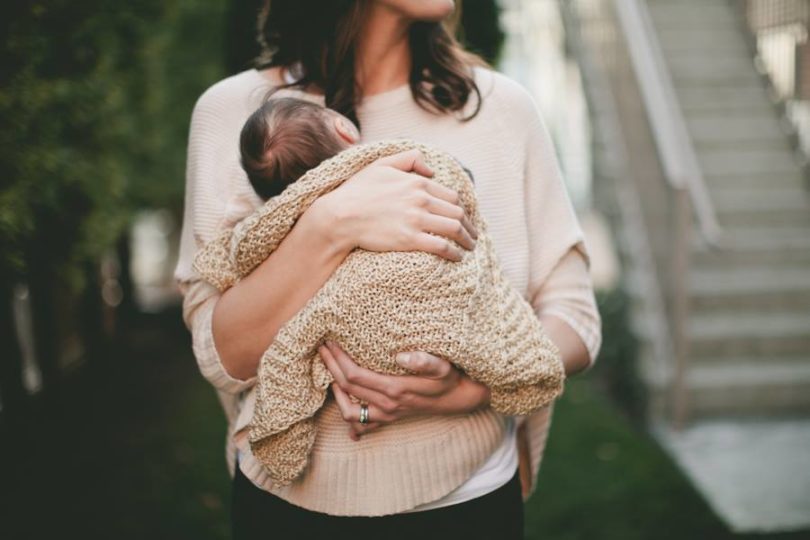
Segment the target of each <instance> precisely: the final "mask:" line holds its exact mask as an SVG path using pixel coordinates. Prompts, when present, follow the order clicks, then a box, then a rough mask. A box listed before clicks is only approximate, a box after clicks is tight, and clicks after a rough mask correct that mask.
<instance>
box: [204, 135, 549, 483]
mask: <svg viewBox="0 0 810 540" xmlns="http://www.w3.org/2000/svg"><path fill="white" fill-rule="evenodd" d="M411 148H418V149H419V150H421V152H422V153H423V154H424V157H425V161H426V163H427V164H428V165H429V166H430V167H431V168H432V169H433V171H434V176H433V181H436V182H439V183H440V184H442V185H444V186H447V187H449V188H452V189H454V190H456V191H457V192H458V193H459V195H460V205H461V206H462V207H463V208H464V210H465V212H466V213H467V215H468V217H469V219H470V220H471V221H472V222H473V224H474V225H475V227H476V228H477V230H478V233H479V235H478V239H477V242H476V246H475V249H473V250H472V251H468V250H462V252H463V254H464V255H463V258H462V260H461V261H458V262H453V261H448V260H446V259H444V258H442V257H439V256H436V255H432V254H429V253H425V252H419V251H410V252H399V251H390V252H373V251H366V250H363V249H355V250H354V251H352V252H351V253H350V254H349V255H348V257H346V259H345V260H344V261H343V263H342V264H341V265H340V266H339V267H338V268H337V269H336V270H335V272H334V273H333V274H332V276H331V277H330V278H329V279H328V280H327V282H326V283H325V284H324V286H323V287H322V288H321V289H320V290H319V291H318V292H317V293H316V294H315V296H314V297H313V298H312V299H311V300H310V301H309V302H308V303H307V304H306V305H305V306H304V307H303V308H302V309H301V310H300V311H299V312H298V313H297V314H296V315H295V316H293V318H292V319H290V320H289V321H288V322H287V323H286V324H284V326H283V327H282V328H281V329H280V330H279V332H278V334H277V335H276V337H275V340H274V341H273V343H272V344H271V345H270V347H269V348H268V349H267V351H265V353H264V355H263V356H262V358H261V361H260V364H259V368H258V377H257V382H256V406H255V410H254V413H253V418H252V420H251V423H250V425H249V426H248V440H249V441H250V445H251V451H252V452H253V454H254V455H255V456H256V457H257V459H259V461H261V462H262V464H263V465H264V466H265V468H266V469H267V472H268V474H269V475H270V477H271V478H272V479H273V480H274V481H275V482H277V483H278V484H279V485H286V484H289V483H290V482H292V481H293V480H294V479H295V478H297V477H298V476H299V475H300V474H301V473H302V472H303V471H304V469H305V467H306V464H307V460H308V457H309V454H310V451H311V449H312V447H313V444H314V442H315V436H316V433H315V423H314V420H313V417H314V415H315V414H316V412H317V411H318V409H319V408H320V407H321V406H322V405H323V403H324V400H325V399H326V396H327V389H328V387H329V384H330V383H331V382H332V380H333V379H332V376H331V374H330V373H329V371H328V370H327V369H326V366H325V365H324V364H323V363H322V361H321V359H320V356H319V354H318V347H319V346H320V345H321V344H322V343H323V342H324V341H325V340H327V339H331V340H334V341H335V342H337V343H339V344H340V346H341V347H342V348H343V349H344V350H345V351H346V352H347V353H348V354H349V355H350V356H351V357H352V358H354V360H355V361H356V362H357V363H358V364H359V365H360V366H363V367H366V368H368V369H372V370H374V371H377V372H380V373H387V374H405V373H407V370H405V369H403V368H402V367H400V366H399V365H398V364H397V363H396V361H395V360H394V357H395V355H396V354H397V353H398V352H400V351H426V352H429V353H431V354H434V355H437V356H440V357H443V358H446V359H447V360H449V361H450V362H452V363H453V364H454V365H455V366H457V367H458V368H460V369H461V370H463V371H464V372H466V373H467V374H468V375H469V376H470V377H472V378H473V379H475V380H477V381H480V382H482V383H483V384H485V385H487V386H488V387H489V388H490V390H491V396H492V399H491V406H492V407H493V408H494V409H495V410H497V411H498V412H501V413H503V414H508V415H523V414H529V413H531V412H533V411H535V410H537V409H539V408H540V407H543V406H544V405H546V404H548V403H549V402H550V401H552V400H553V399H555V398H556V397H557V396H558V395H560V394H561V392H562V389H563V381H564V378H565V372H564V369H563V365H562V361H561V358H560V353H559V350H558V349H557V347H556V346H555V345H554V343H553V342H552V341H551V340H550V339H549V338H548V337H547V335H546V334H545V332H544V330H543V327H542V325H541V324H540V321H539V319H538V318H537V316H536V315H535V313H534V310H533V309H532V307H531V305H530V304H529V303H528V302H527V301H526V300H525V299H524V298H523V297H522V296H521V294H520V293H518V291H517V290H515V289H514V288H513V287H512V286H511V285H510V284H509V283H508V282H507V280H506V278H505V277H504V275H503V274H502V273H501V269H500V266H499V265H498V262H497V260H496V257H495V253H494V251H493V248H492V241H491V239H490V238H489V235H488V233H487V227H486V223H485V222H484V220H483V219H482V217H481V214H480V213H479V210H478V205H477V202H476V197H475V191H474V186H473V183H472V181H471V179H470V177H469V176H468V175H467V174H466V172H465V171H464V169H463V168H462V166H461V165H460V164H459V163H458V162H457V161H456V160H455V159H454V158H453V157H451V156H450V155H448V154H446V153H444V152H441V151H439V150H436V149H433V148H429V147H427V146H424V145H421V144H418V143H415V142H413V141H408V140H395V141H381V142H377V143H373V144H367V145H360V146H354V147H352V148H349V149H347V150H345V151H343V152H341V153H340V154H338V155H336V156H335V157H333V158H331V159H328V160H326V161H324V162H322V163H321V164H320V165H319V166H317V167H315V168H314V169H311V170H310V171H308V172H307V173H306V174H305V175H304V176H302V177H301V178H300V179H299V180H298V181H296V182H294V183H292V184H290V185H289V186H288V187H287V189H286V190H285V191H284V192H283V193H281V194H280V195H278V196H276V197H273V198H271V199H269V200H268V201H267V202H266V203H265V204H264V205H263V206H262V207H260V208H259V209H258V210H256V212H254V213H253V214H251V215H250V216H248V217H247V218H245V219H244V220H243V221H241V222H240V223H238V224H237V225H236V227H234V229H233V230H225V231H223V232H222V233H221V234H220V235H219V236H218V237H216V238H215V239H214V240H212V241H211V242H210V243H208V244H206V245H205V246H204V247H203V249H201V250H200V251H199V252H198V254H197V256H196V257H195V260H194V268H195V270H196V271H197V272H198V273H199V274H200V276H201V277H202V278H203V279H205V280H207V281H209V282H210V283H212V284H213V285H214V286H216V287H217V288H218V289H219V290H220V291H224V290H226V289H228V288H229V287H231V286H233V285H234V284H235V283H236V282H237V281H238V280H239V279H240V278H242V277H244V276H246V275H248V274H249V273H250V272H251V271H252V270H253V269H254V268H256V266H257V265H259V264H260V263H261V262H262V261H264V260H265V259H266V258H267V257H268V256H269V255H270V253H272V252H273V250H274V249H275V248H276V246H278V244H279V243H280V242H281V240H282V239H283V238H284V236H285V235H286V234H287V233H288V232H289V231H290V229H291V228H292V227H293V225H294V224H295V221H296V219H297V218H298V217H299V216H300V215H301V214H302V213H303V212H304V211H305V210H306V209H307V208H308V207H309V206H310V204H312V202H313V201H314V200H315V199H316V198H317V197H319V196H320V195H323V194H324V193H326V192H328V191H330V190H332V189H334V188H335V187H337V186H339V185H340V184H341V183H342V182H344V181H345V180H347V179H348V178H350V177H351V176H352V175H353V174H354V173H356V172H357V171H359V170H360V169H362V168H363V167H365V166H366V165H368V164H370V163H371V162H373V161H375V160H376V159H378V158H381V157H384V156H388V155H391V154H394V153H397V152H401V151H404V150H408V149H411ZM372 421H373V419H372Z"/></svg>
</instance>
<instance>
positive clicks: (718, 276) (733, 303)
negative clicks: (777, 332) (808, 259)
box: [689, 264, 810, 313]
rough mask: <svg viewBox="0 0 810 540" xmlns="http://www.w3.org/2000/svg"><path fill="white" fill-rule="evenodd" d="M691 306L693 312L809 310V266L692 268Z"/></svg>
mask: <svg viewBox="0 0 810 540" xmlns="http://www.w3.org/2000/svg"><path fill="white" fill-rule="evenodd" d="M689 286H690V292H691V294H690V303H691V306H692V309H693V310H694V311H695V312H702V313H703V312H708V311H710V310H718V311H719V310H731V309H741V310H745V309H757V308H759V309H767V310H769V311H773V310H782V311H793V310H801V309H802V308H806V307H807V306H810V264H805V265H792V266H787V265H780V266H778V267H777V266H773V265H757V266H754V267H750V266H749V267H736V268H733V267H732V268H720V269H718V268H715V269H712V268H700V267H696V268H693V269H692V271H691V272H690V280H689Z"/></svg>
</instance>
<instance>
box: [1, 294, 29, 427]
mask: <svg viewBox="0 0 810 540" xmlns="http://www.w3.org/2000/svg"><path fill="white" fill-rule="evenodd" d="M12 287H13V286H12V280H10V279H4V280H3V281H2V283H0V306H2V308H1V309H2V310H3V312H2V316H0V343H3V356H2V359H0V400H2V403H3V420H4V423H6V424H7V425H10V426H16V425H18V424H19V423H20V422H21V421H22V419H23V417H24V415H25V409H26V405H27V392H26V391H25V387H24V386H23V379H22V351H21V350H20V343H19V340H18V338H17V327H16V325H15V324H14V309H13V307H14V306H13V299H14V296H13V295H14V291H13V288H12Z"/></svg>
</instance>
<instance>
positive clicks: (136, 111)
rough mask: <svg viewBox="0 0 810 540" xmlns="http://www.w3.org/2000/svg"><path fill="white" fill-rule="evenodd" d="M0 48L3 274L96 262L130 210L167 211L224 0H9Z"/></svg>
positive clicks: (216, 71)
mask: <svg viewBox="0 0 810 540" xmlns="http://www.w3.org/2000/svg"><path fill="white" fill-rule="evenodd" d="M15 4H16V5H15V6H14V7H13V8H7V10H6V11H7V13H6V16H8V18H7V19H6V20H5V22H3V23H2V28H1V29H0V31H2V36H1V37H2V46H1V47H2V48H0V66H2V68H0V81H1V82H2V86H0V116H2V118H3V123H4V127H3V130H2V131H0V178H2V183H1V184H0V242H1V243H2V245H3V251H2V255H0V273H1V274H2V275H8V274H9V273H11V274H12V275H20V274H22V273H24V272H26V271H27V269H26V264H27V263H26V261H30V260H31V256H30V253H29V252H30V251H31V250H33V251H35V252H43V251H44V252H45V253H46V254H47V256H46V257H43V256H42V255H41V254H40V255H38V256H36V257H34V259H35V260H37V261H39V263H42V264H46V263H47V264H53V265H59V266H60V267H62V265H64V269H65V270H67V271H70V270H71V269H73V268H76V267H77V266H78V265H79V263H81V261H84V260H87V259H88V258H96V257H97V256H98V254H99V253H100V252H102V251H103V250H105V249H106V248H108V247H109V246H110V245H111V244H112V243H113V242H114V241H115V239H116V238H117V237H118V236H119V235H120V234H121V232H122V231H123V230H124V229H125V227H126V225H127V223H128V220H129V218H130V216H131V213H132V210H133V209H135V208H137V207H140V206H147V205H161V206H166V205H168V206H173V207H179V205H180V201H181V200H182V193H183V163H184V156H185V140H186V130H187V129H188V119H189V117H190V113H191V108H192V107H193V104H194V100H195V99H196V97H197V96H198V95H199V94H200V93H201V92H202V90H203V89H204V88H205V86H206V85H207V84H209V83H210V81H212V80H215V79H217V78H218V77H219V76H220V75H221V73H222V66H221V64H222V58H221V49H222V47H221V34H222V31H221V30H222V28H221V27H222V23H221V17H222V13H223V11H224V1H213V0H165V1H160V0H136V1H132V2H113V1H112V0H82V1H81V2H75V1H74V2H69V1H67V0H49V1H43V2H20V3H15Z"/></svg>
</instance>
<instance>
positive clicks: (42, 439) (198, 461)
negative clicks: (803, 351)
mask: <svg viewBox="0 0 810 540" xmlns="http://www.w3.org/2000/svg"><path fill="white" fill-rule="evenodd" d="M181 324H182V323H181V322H180V317H179V313H168V314H164V315H162V316H160V317H158V318H148V319H145V320H143V321H141V323H139V324H138V325H137V326H136V327H135V329H134V330H132V332H131V333H130V336H129V338H128V339H127V340H126V342H125V343H124V344H121V345H119V346H118V347H117V348H116V351H115V354H113V355H111V356H110V358H109V362H108V363H107V364H105V365H104V366H101V367H100V368H98V369H96V370H93V371H89V372H85V373H84V374H82V375H81V376H78V377H75V379H74V380H72V381H69V384H68V385H67V386H66V388H65V393H64V395H65V396H66V397H65V398H63V399H62V400H61V401H60V402H59V404H58V406H56V407H53V406H51V407H42V408H40V409H39V410H38V411H34V413H32V417H31V421H30V422H29V424H28V428H27V429H25V430H22V431H15V432H14V433H10V432H9V430H7V429H6V430H5V431H0V437H1V438H0V479H2V481H0V503H2V504H0V538H3V539H6V538H8V539H10V540H12V539H13V540H18V539H27V538H55V537H62V536H68V537H71V538H74V537H75V538H104V539H107V538H115V539H117V540H122V539H130V538H131V539H162V538H170V539H172V540H181V539H185V538H189V539H195V540H207V539H211V540H214V539H225V538H228V536H229V534H228V530H229V527H228V506H229V500H230V499H229V497H230V487H229V477H228V475H227V472H226V469H225V461H224V436H225V421H224V418H223V415H222V410H221V408H220V405H219V402H218V400H217V399H216V396H215V394H214V392H213V391H212V390H211V388H210V386H209V385H208V383H207V382H205V381H204V380H203V379H202V377H201V376H200V374H199V372H198V371H197V367H196V364H195V362H194V358H193V356H192V354H191V348H190V344H189V342H188V336H187V335H186V333H185V330H184V329H183V328H182V326H181ZM594 379H595V373H593V374H588V375H585V376H582V377H577V378H573V379H571V380H570V381H569V382H568V385H567V387H566V391H565V394H564V396H563V398H562V399H561V401H560V402H559V403H558V404H557V406H556V407H555V414H554V418H553V420H552V427H551V434H550V438H549V443H548V446H547V449H546V453H545V457H544V460H543V463H542V466H541V470H540V477H539V487H538V489H537V491H536V492H535V494H534V495H533V497H532V498H531V499H530V500H529V502H528V503H527V506H526V530H527V537H528V538H530V539H538V540H540V539H542V540H551V539H559V540H574V539H607V540H610V539H621V540H632V539H636V538H638V539H655V540H658V539H664V540H666V539H670V538H672V539H676V538H677V539H699V540H703V539H711V540H714V539H725V538H737V537H734V536H732V535H731V534H730V533H729V532H728V531H727V530H726V528H725V527H724V526H723V524H722V523H721V522H720V521H719V519H718V518H717V517H716V516H714V514H713V513H712V512H711V510H710V509H709V508H708V507H707V505H706V504H705V503H704V502H703V500H702V499H701V497H700V496H699V495H698V494H697V493H696V492H695V490H694V489H693V488H692V487H691V485H690V484H689V483H688V482H687V480H686V479H685V478H684V476H683V475H682V474H681V473H680V471H679V470H678V469H677V468H676V467H675V466H674V465H673V463H672V461H671V460H670V459H669V458H668V456H667V455H666V454H664V453H663V452H662V451H661V449H660V448H659V447H658V446H657V445H656V444H655V442H654V441H653V440H652V439H650V438H649V437H648V436H647V435H646V434H644V433H643V432H641V431H640V430H638V429H637V428H636V427H634V426H633V424H631V423H630V422H629V421H628V420H627V419H626V418H625V417H624V416H623V415H622V414H621V413H620V412H619V410H618V409H617V408H616V407H615V406H614V405H613V402H612V401H611V400H609V399H608V398H607V397H605V395H603V394H602V392H601V390H598V389H599V388H602V386H603V385H601V384H600V385H598V384H596V381H595V380H594ZM807 537H808V535H807V534H793V535H772V536H762V537H759V538H772V539H776V538H780V539H781V538H784V539H788V538H790V539H798V538H807ZM744 538H754V537H753V536H752V537H747V536H746V537H744Z"/></svg>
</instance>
